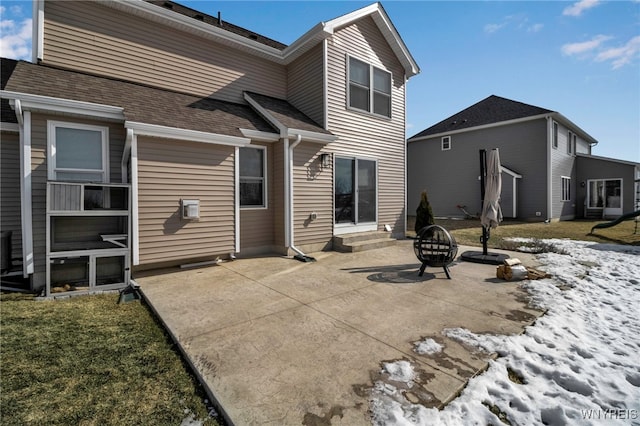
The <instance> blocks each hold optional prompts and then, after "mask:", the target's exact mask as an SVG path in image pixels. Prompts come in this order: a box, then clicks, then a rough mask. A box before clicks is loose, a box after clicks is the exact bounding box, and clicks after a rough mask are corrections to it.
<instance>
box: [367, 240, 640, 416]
mask: <svg viewBox="0 0 640 426" xmlns="http://www.w3.org/2000/svg"><path fill="white" fill-rule="evenodd" d="M521 241H522V242H525V241H526V240H524V239H523V240H521ZM543 243H545V244H548V245H550V246H553V247H554V248H555V250H554V252H552V253H544V254H541V255H539V256H538V259H539V261H540V263H541V264H542V265H544V266H543V267H542V268H541V269H544V270H546V271H547V272H548V273H550V274H552V276H553V278H550V279H543V280H538V281H523V283H522V286H523V288H525V289H526V290H527V291H528V292H529V294H530V296H531V305H532V306H533V307H536V308H540V309H543V310H546V313H545V314H544V315H543V316H542V317H540V318H539V319H538V320H537V321H536V322H535V323H534V324H533V325H532V326H530V327H527V329H526V330H525V332H524V334H521V335H512V336H489V335H477V334H474V333H471V332H470V331H468V330H464V329H447V330H443V334H444V335H446V336H447V337H449V338H452V339H455V340H458V341H460V342H462V343H464V344H466V345H470V346H472V347H474V348H477V350H482V351H485V352H495V353H497V354H498V355H499V356H498V358H497V359H496V360H493V361H490V362H489V367H488V369H487V371H486V372H484V373H483V374H481V375H479V376H477V377H475V378H473V379H471V380H470V381H469V383H468V385H467V387H466V388H465V389H464V391H463V392H462V393H461V395H460V396H459V397H458V398H456V399H455V400H453V401H451V402H450V403H449V404H448V405H447V406H446V407H445V408H444V409H443V410H441V411H439V410H437V409H435V408H430V409H427V408H425V407H424V406H421V405H416V404H412V403H411V402H409V401H408V400H407V399H405V398H404V396H403V391H402V389H399V388H395V387H394V386H392V385H389V384H388V383H382V382H378V383H376V384H375V386H374V389H373V391H372V398H371V411H372V417H373V420H374V424H376V425H459V424H465V425H471V424H478V425H487V424H494V425H499V424H505V422H504V421H503V420H501V418H502V419H504V420H507V421H508V422H509V424H517V425H525V424H527V425H528V424H531V425H533V424H546V425H566V424H581V425H583V424H584V425H596V424H602V423H603V420H606V424H621V425H629V424H633V425H640V315H639V311H640V247H637V246H622V245H612V244H596V243H593V242H583V241H570V240H544V241H543ZM434 343H435V345H434ZM438 346H440V345H438V344H437V343H436V342H434V341H433V340H432V339H427V340H425V341H423V342H419V343H418V344H416V347H415V348H414V350H415V351H416V352H418V353H427V354H435V353H437V352H439V351H441V350H442V349H443V348H442V347H438ZM398 362H399V363H407V364H408V362H407V361H398ZM384 368H385V369H386V371H387V372H388V373H389V374H395V379H397V380H398V381H401V382H402V381H403V379H404V381H405V383H406V384H407V385H409V386H411V380H412V378H413V376H412V374H411V372H412V369H411V366H410V365H405V364H398V365H389V364H386V365H385V367H384Z"/></svg>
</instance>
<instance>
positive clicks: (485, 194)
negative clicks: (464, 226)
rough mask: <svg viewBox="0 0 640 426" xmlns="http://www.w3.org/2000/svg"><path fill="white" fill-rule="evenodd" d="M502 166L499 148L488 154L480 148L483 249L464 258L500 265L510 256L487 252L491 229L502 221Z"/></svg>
mask: <svg viewBox="0 0 640 426" xmlns="http://www.w3.org/2000/svg"><path fill="white" fill-rule="evenodd" d="M501 173H502V172H501V168H500V154H499V153H498V148H494V149H492V150H491V151H489V153H488V154H487V151H486V150H484V149H481V150H480V198H481V200H482V214H481V215H480V223H481V224H482V238H481V241H482V251H481V252H480V251H466V252H464V253H462V255H461V256H460V257H461V258H462V260H467V261H469V262H476V263H489V264H494V265H500V264H501V263H503V262H504V260H505V259H507V258H508V257H509V255H507V254H502V253H489V252H487V240H488V239H489V237H490V235H491V234H490V232H489V231H490V229H491V228H497V227H498V224H499V223H500V222H502V210H501V209H500V192H501V191H502V175H501Z"/></svg>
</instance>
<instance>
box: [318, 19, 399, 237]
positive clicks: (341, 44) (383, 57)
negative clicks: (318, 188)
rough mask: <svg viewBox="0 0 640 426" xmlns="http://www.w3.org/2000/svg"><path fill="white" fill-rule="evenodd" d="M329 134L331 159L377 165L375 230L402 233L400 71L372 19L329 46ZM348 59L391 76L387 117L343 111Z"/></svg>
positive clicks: (352, 27)
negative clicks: (355, 159) (387, 228)
mask: <svg viewBox="0 0 640 426" xmlns="http://www.w3.org/2000/svg"><path fill="white" fill-rule="evenodd" d="M327 50H328V52H327V54H328V117H329V118H328V120H329V122H328V129H329V130H330V131H331V132H332V133H334V134H336V135H338V136H339V137H340V139H338V141H337V142H334V143H332V144H330V149H331V150H332V151H333V152H334V153H335V154H336V155H341V156H347V157H354V156H355V157H363V158H368V159H376V160H377V161H378V229H382V228H383V226H384V225H385V224H389V225H391V226H392V228H393V232H394V233H396V234H402V233H404V216H405V212H404V193H405V176H404V170H405V142H404V141H405V132H404V123H405V83H404V69H403V68H402V66H401V64H400V63H399V62H398V60H397V58H396V56H395V55H394V53H393V51H392V50H391V48H390V47H389V45H388V44H387V43H386V41H385V40H384V38H383V36H382V35H381V34H380V31H379V30H378V28H377V26H376V25H375V23H374V22H373V20H372V19H371V18H368V17H367V18H363V19H361V20H359V21H358V22H356V23H355V24H353V25H350V26H348V27H345V28H343V29H341V30H339V31H337V32H336V33H335V34H334V35H333V36H332V37H331V38H330V39H329V41H328V49H327ZM347 54H348V55H351V56H353V57H355V58H356V59H359V60H362V61H365V62H367V63H369V64H372V65H374V66H376V67H379V68H382V69H384V70H386V71H389V72H391V73H392V84H391V118H390V119H388V118H385V117H377V116H374V115H372V114H367V113H364V112H358V111H354V110H351V109H348V108H347V98H346V93H347V91H346V70H347V65H346V58H347Z"/></svg>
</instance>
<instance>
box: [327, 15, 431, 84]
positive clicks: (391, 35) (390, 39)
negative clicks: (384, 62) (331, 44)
mask: <svg viewBox="0 0 640 426" xmlns="http://www.w3.org/2000/svg"><path fill="white" fill-rule="evenodd" d="M369 15H371V17H372V18H373V21H374V22H375V23H376V25H377V26H378V29H379V30H380V32H381V33H382V35H383V36H384V38H385V39H386V40H387V43H389V46H391V49H392V50H393V52H394V53H395V55H396V57H397V58H398V59H399V60H400V62H401V63H402V66H403V67H404V69H405V73H406V75H407V78H410V77H413V76H414V75H416V74H418V73H419V72H420V67H418V64H417V63H416V61H415V60H414V59H413V56H411V54H410V53H409V49H408V48H407V46H406V45H405V44H404V41H403V40H402V38H401V37H400V34H398V32H397V31H396V29H395V27H394V25H393V24H392V23H391V19H390V18H389V15H387V12H385V10H384V8H383V7H382V6H381V5H380V3H373V4H371V5H369V6H365V7H363V8H361V9H358V10H355V11H353V12H351V13H347V14H346V15H343V16H340V17H338V18H335V19H332V20H331V21H328V22H327V23H325V24H324V30H325V31H326V32H327V33H330V34H333V33H334V32H335V31H336V30H337V29H339V28H341V27H344V26H346V25H350V24H351V23H353V22H355V21H357V20H358V19H362V18H364V17H366V16H369Z"/></svg>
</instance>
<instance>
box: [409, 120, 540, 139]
mask: <svg viewBox="0 0 640 426" xmlns="http://www.w3.org/2000/svg"><path fill="white" fill-rule="evenodd" d="M549 116H550V114H539V115H532V116H530V117H523V118H516V119H514V120H506V121H499V122H497V123H490V124H483V125H482V126H474V127H467V128H465V129H460V130H452V131H450V132H440V133H434V134H432V135H427V136H422V137H419V138H416V137H413V138H409V139H408V140H407V142H408V143H411V142H419V141H424V140H427V139H433V138H440V137H442V136H451V135H456V134H459V133H465V132H472V131H475V130H482V129H490V128H492V127H500V126H508V125H510V124H517V123H524V122H526V121H533V120H539V119H541V118H547V117H549Z"/></svg>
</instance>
